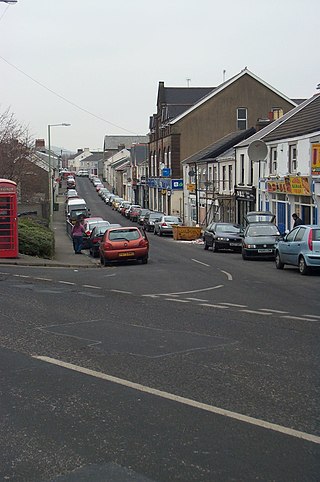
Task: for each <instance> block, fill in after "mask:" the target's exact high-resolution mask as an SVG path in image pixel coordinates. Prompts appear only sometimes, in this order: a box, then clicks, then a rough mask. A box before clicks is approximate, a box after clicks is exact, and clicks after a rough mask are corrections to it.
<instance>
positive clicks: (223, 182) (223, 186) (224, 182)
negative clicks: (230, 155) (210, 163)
mask: <svg viewBox="0 0 320 482" xmlns="http://www.w3.org/2000/svg"><path fill="white" fill-rule="evenodd" d="M226 171H227V168H226V166H222V189H223V190H224V191H225V190H226V184H227V180H226Z"/></svg>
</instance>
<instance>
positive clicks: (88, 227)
mask: <svg viewBox="0 0 320 482" xmlns="http://www.w3.org/2000/svg"><path fill="white" fill-rule="evenodd" d="M98 225H101V226H102V225H104V226H108V225H110V223H109V221H106V220H105V219H103V218H102V217H100V216H95V217H94V216H92V217H90V218H85V219H84V221H83V226H84V233H83V240H82V247H83V249H88V248H89V247H90V235H91V232H92V230H93V228H94V227H95V226H98Z"/></svg>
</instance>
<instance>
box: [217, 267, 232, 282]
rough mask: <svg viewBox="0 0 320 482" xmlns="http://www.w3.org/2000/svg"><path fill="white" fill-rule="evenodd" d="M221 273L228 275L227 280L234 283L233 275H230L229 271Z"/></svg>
mask: <svg viewBox="0 0 320 482" xmlns="http://www.w3.org/2000/svg"><path fill="white" fill-rule="evenodd" d="M220 271H221V273H224V274H225V275H227V278H228V280H229V281H232V280H233V277H232V274H231V273H228V271H223V269H220Z"/></svg>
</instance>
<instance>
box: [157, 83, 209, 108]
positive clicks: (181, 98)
mask: <svg viewBox="0 0 320 482" xmlns="http://www.w3.org/2000/svg"><path fill="white" fill-rule="evenodd" d="M159 88H160V89H162V88H163V95H161V98H159V99H158V100H159V101H160V103H164V104H168V105H193V104H194V103H195V102H197V101H198V100H199V99H202V97H205V96H206V95H208V94H209V93H210V92H212V91H213V90H215V87H164V85H163V87H162V85H161V83H160V86H159ZM160 93H161V92H160Z"/></svg>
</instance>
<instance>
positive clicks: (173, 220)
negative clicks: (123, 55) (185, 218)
mask: <svg viewBox="0 0 320 482" xmlns="http://www.w3.org/2000/svg"><path fill="white" fill-rule="evenodd" d="M163 219H164V221H167V222H168V223H180V222H181V219H180V218H177V217H176V216H165V217H164V218H163Z"/></svg>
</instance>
